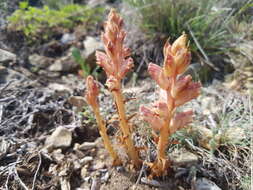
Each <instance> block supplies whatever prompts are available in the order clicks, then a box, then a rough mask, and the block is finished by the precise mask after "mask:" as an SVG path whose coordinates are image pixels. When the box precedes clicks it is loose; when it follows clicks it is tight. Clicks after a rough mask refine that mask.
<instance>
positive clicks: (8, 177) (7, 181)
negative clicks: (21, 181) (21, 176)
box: [4, 168, 11, 190]
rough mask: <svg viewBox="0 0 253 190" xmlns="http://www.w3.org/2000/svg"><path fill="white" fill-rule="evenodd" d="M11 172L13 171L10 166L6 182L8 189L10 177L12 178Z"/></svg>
mask: <svg viewBox="0 0 253 190" xmlns="http://www.w3.org/2000/svg"><path fill="white" fill-rule="evenodd" d="M10 173H11V168H9V171H8V176H7V179H6V182H5V185H4V186H5V189H6V190H8V189H9V188H8V183H9V179H10Z"/></svg>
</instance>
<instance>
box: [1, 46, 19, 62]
mask: <svg viewBox="0 0 253 190" xmlns="http://www.w3.org/2000/svg"><path fill="white" fill-rule="evenodd" d="M16 59H17V56H16V55H15V54H14V53H11V52H9V51H6V50H3V49H0V63H8V62H16Z"/></svg>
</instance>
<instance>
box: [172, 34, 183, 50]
mask: <svg viewBox="0 0 253 190" xmlns="http://www.w3.org/2000/svg"><path fill="white" fill-rule="evenodd" d="M186 43H187V35H186V34H185V33H183V34H182V35H181V36H180V37H179V38H178V39H176V41H175V42H174V43H173V44H172V46H171V53H172V54H173V55H176V53H177V52H178V51H179V50H181V49H184V48H187V47H186Z"/></svg>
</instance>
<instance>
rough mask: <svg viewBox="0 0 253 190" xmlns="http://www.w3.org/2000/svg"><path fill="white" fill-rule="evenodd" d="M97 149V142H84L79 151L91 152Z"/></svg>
mask: <svg viewBox="0 0 253 190" xmlns="http://www.w3.org/2000/svg"><path fill="white" fill-rule="evenodd" d="M95 147H96V143H95V142H84V143H83V144H81V145H80V146H79V148H78V149H79V150H89V149H92V148H95Z"/></svg>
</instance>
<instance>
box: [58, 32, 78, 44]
mask: <svg viewBox="0 0 253 190" xmlns="http://www.w3.org/2000/svg"><path fill="white" fill-rule="evenodd" d="M75 40H76V36H75V35H74V34H69V33H66V34H63V36H62V37H61V40H60V41H61V43H63V44H69V43H72V42H74V41H75Z"/></svg>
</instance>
